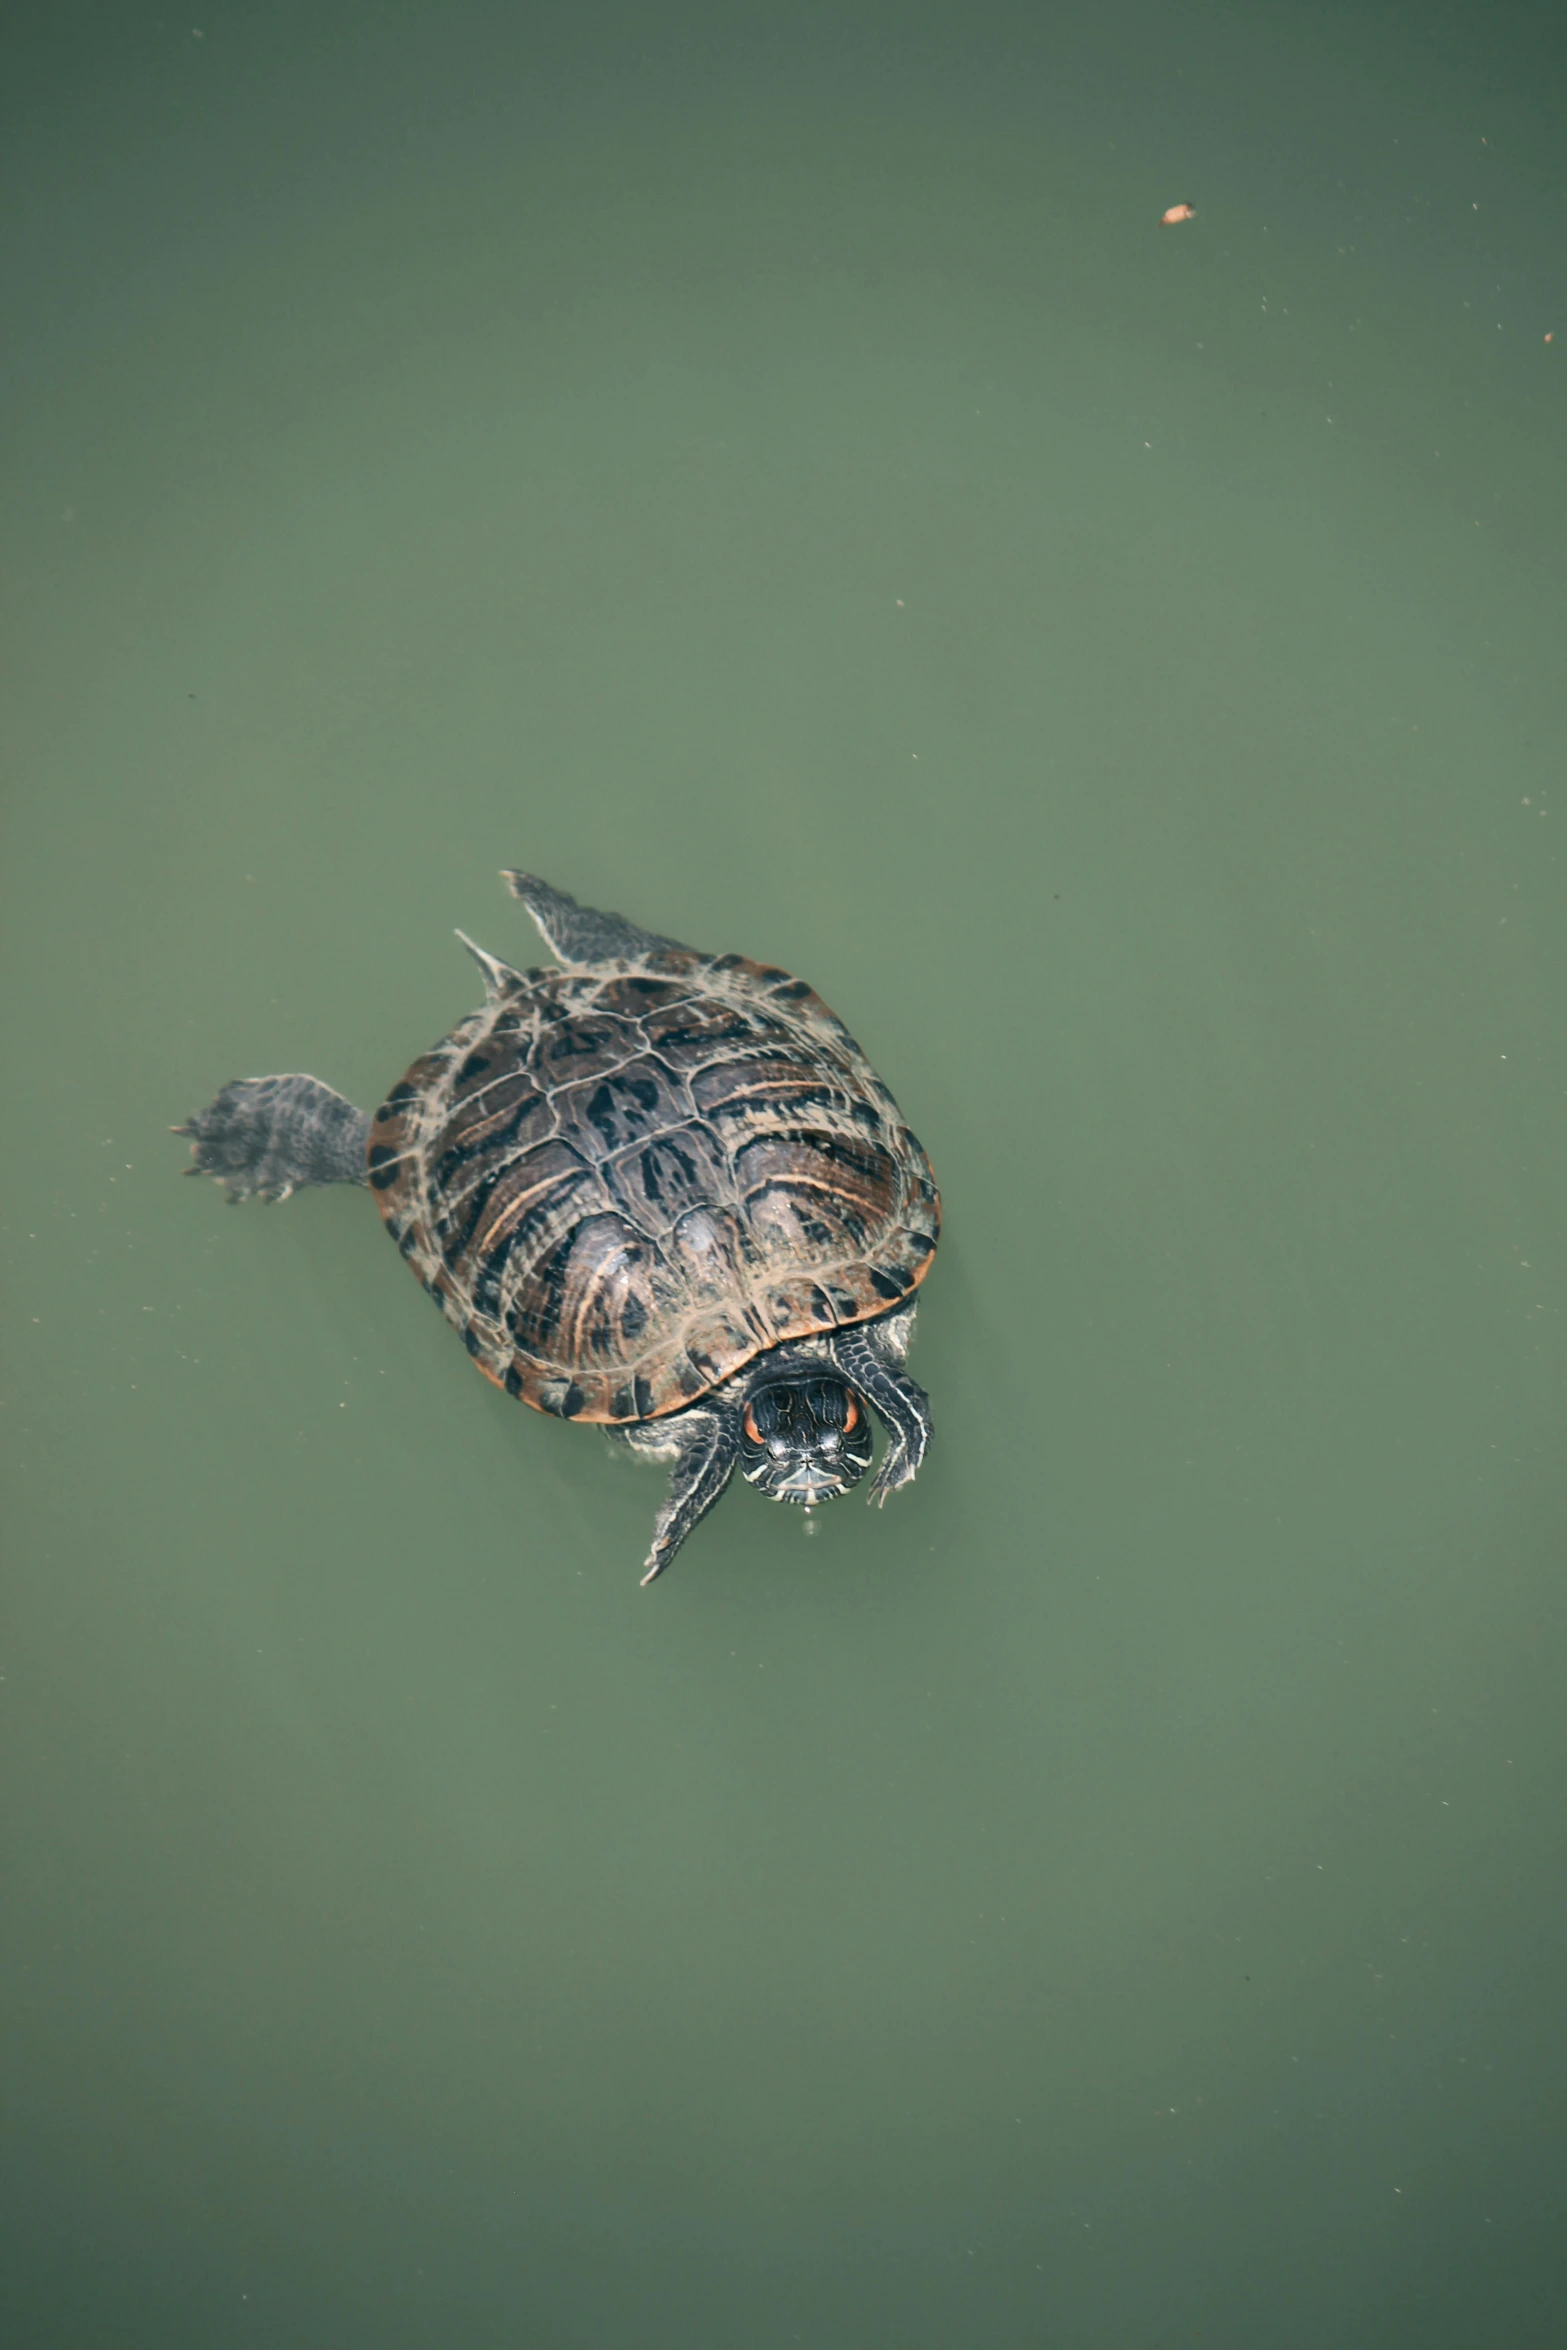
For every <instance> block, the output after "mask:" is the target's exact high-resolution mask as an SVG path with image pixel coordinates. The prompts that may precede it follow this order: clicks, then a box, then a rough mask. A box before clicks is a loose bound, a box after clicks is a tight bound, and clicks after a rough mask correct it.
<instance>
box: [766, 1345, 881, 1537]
mask: <svg viewBox="0 0 1567 2350" xmlns="http://www.w3.org/2000/svg"><path fill="white" fill-rule="evenodd" d="M870 1462H871V1416H870V1413H869V1411H868V1410H867V1409H866V1405H865V1398H864V1397H863V1396H862V1395H857V1394H856V1393H855V1391H854V1389H853V1388H852V1387H850V1386H849V1385H848V1383H847V1381H845V1380H843V1379H840V1378H838V1377H837V1376H836V1375H835V1374H834V1373H833V1372H831V1371H824V1370H822V1369H821V1368H820V1367H819V1366H817V1365H815V1364H812V1365H810V1366H809V1367H804V1366H802V1367H801V1368H800V1369H798V1370H792V1371H789V1372H787V1373H785V1374H783V1375H782V1376H779V1375H778V1374H776V1373H775V1374H774V1375H773V1376H772V1377H770V1378H763V1379H759V1380H758V1381H757V1382H756V1384H755V1386H754V1387H752V1389H751V1391H750V1393H749V1394H748V1395H747V1397H746V1401H745V1410H744V1411H743V1412H742V1414H741V1416H740V1466H741V1469H742V1470H743V1471H744V1473H745V1475H746V1476H747V1477H748V1478H749V1479H750V1481H751V1483H752V1484H753V1485H756V1486H759V1487H760V1488H761V1490H762V1492H763V1493H767V1494H771V1496H772V1498H773V1500H774V1501H799V1502H804V1503H805V1505H806V1507H807V1508H809V1507H810V1506H811V1504H812V1503H813V1502H818V1501H831V1500H832V1499H833V1498H834V1496H835V1495H836V1494H840V1493H847V1492H848V1490H849V1487H850V1486H851V1485H857V1484H858V1483H859V1481H860V1479H861V1478H862V1477H863V1476H864V1474H865V1472H866V1470H867V1469H868V1468H869V1467H870Z"/></svg>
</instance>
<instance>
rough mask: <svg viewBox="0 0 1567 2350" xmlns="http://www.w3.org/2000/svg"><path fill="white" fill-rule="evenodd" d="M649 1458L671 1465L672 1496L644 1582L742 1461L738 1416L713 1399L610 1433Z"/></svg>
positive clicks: (660, 1568) (657, 1522)
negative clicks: (740, 1458) (661, 1417)
mask: <svg viewBox="0 0 1567 2350" xmlns="http://www.w3.org/2000/svg"><path fill="white" fill-rule="evenodd" d="M610 1433H611V1434H612V1435H614V1436H618V1437H619V1439H620V1441H621V1442H622V1444H628V1445H629V1446H630V1447H631V1449H632V1451H633V1452H639V1453H641V1454H642V1455H643V1456H644V1457H645V1458H646V1459H649V1460H656V1461H667V1462H668V1463H669V1495H668V1499H667V1500H666V1501H665V1502H664V1505H663V1507H662V1508H661V1509H660V1511H659V1513H658V1516H657V1517H656V1518H655V1519H654V1521H653V1547H652V1549H651V1550H650V1551H649V1552H648V1554H647V1557H646V1559H645V1560H644V1562H643V1575H642V1580H643V1582H644V1583H652V1582H654V1581H655V1580H656V1579H657V1577H658V1576H660V1575H661V1574H662V1573H663V1572H664V1569H665V1568H666V1567H667V1566H668V1564H669V1562H670V1560H671V1559H672V1558H673V1557H674V1555H675V1553H676V1551H677V1550H678V1549H679V1548H680V1545H681V1544H682V1542H684V1540H685V1538H686V1536H687V1535H688V1534H689V1533H690V1532H691V1531H692V1529H693V1528H694V1527H695V1526H697V1525H698V1524H699V1523H700V1522H701V1520H702V1519H703V1518H705V1517H706V1516H707V1513H708V1511H709V1510H710V1509H711V1508H712V1506H713V1504H714V1502H715V1501H717V1500H718V1499H719V1498H720V1496H721V1495H722V1493H723V1490H724V1487H725V1486H726V1485H727V1484H728V1482H729V1480H730V1478H731V1477H732V1476H733V1475H734V1467H735V1463H736V1461H737V1460H738V1459H739V1457H740V1415H739V1413H738V1412H737V1411H736V1410H735V1408H734V1406H733V1405H732V1404H729V1403H719V1402H715V1401H714V1400H713V1399H712V1398H711V1397H709V1398H708V1399H707V1400H706V1401H704V1402H703V1403H699V1404H692V1405H690V1406H688V1408H687V1409H686V1410H685V1411H683V1412H674V1413H671V1414H670V1415H669V1416H668V1417H667V1418H665V1419H661V1420H641V1421H636V1422H633V1423H632V1425H631V1426H629V1427H625V1428H615V1429H612V1430H611V1431H610Z"/></svg>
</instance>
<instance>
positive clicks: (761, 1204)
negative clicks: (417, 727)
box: [173, 870, 941, 1584]
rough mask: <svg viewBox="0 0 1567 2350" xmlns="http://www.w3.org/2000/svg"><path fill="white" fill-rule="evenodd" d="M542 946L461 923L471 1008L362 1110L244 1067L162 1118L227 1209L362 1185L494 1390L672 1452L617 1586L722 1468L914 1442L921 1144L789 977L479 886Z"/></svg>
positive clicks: (881, 1483)
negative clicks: (505, 903) (491, 946)
mask: <svg viewBox="0 0 1567 2350" xmlns="http://www.w3.org/2000/svg"><path fill="white" fill-rule="evenodd" d="M501 878H502V879H503V880H504V881H505V883H506V885H507V887H508V888H509V889H510V891H511V893H512V895H513V896H514V897H516V898H520V899H521V901H522V903H523V904H524V905H525V906H526V907H527V909H528V911H529V912H530V914H531V915H532V916H533V919H534V922H535V923H536V925H537V927H538V930H539V932H540V935H541V936H542V938H543V940H544V943H545V945H546V946H547V947H548V948H549V950H550V952H551V953H552V954H553V955H554V956H555V957H556V962H555V963H554V964H553V965H549V966H545V967H542V968H537V969H530V970H526V971H518V970H514V969H513V968H512V966H511V965H510V964H509V963H503V962H501V961H500V960H499V958H498V957H496V956H494V955H492V954H490V953H488V952H487V951H486V949H485V948H483V947H481V946H477V945H475V943H474V941H473V940H472V939H470V938H467V937H465V936H464V934H463V933H462V932H461V931H459V932H458V933H457V936H458V938H459V939H461V940H462V944H463V945H464V946H465V947H466V948H467V950H468V952H469V954H471V955H472V956H473V958H474V961H475V962H476V963H477V964H478V966H479V968H480V970H481V971H482V973H483V975H484V990H485V996H484V1002H483V1004H482V1005H481V1006H480V1008H479V1010H478V1011H476V1012H474V1013H472V1014H471V1015H470V1016H469V1017H468V1018H467V1019H466V1020H461V1021H459V1022H458V1024H457V1026H456V1027H455V1028H453V1029H452V1030H451V1031H450V1032H449V1034H447V1035H445V1036H443V1037H442V1038H441V1039H440V1041H439V1042H438V1043H437V1044H435V1045H433V1046H432V1047H431V1049H430V1050H429V1051H428V1052H427V1053H425V1054H423V1055H421V1057H420V1058H419V1059H418V1060H417V1061H415V1062H414V1064H413V1066H412V1068H411V1069H410V1070H409V1071H408V1073H407V1075H406V1076H405V1077H403V1078H401V1079H400V1080H399V1081H398V1083H397V1084H396V1085H394V1086H393V1087H392V1089H391V1091H390V1092H389V1093H388V1095H387V1096H386V1099H385V1100H384V1102H382V1103H381V1105H380V1107H379V1108H378V1109H377V1110H376V1111H375V1114H374V1115H373V1116H367V1115H366V1114H365V1113H364V1112H363V1111H362V1110H358V1109H356V1108H355V1107H354V1105H353V1103H352V1102H349V1101H345V1100H344V1098H343V1096H342V1095H341V1094H340V1093H336V1092H334V1091H333V1089H332V1088H331V1087H330V1086H329V1085H325V1084H323V1083H322V1082H321V1080H320V1079H319V1078H315V1077H305V1076H297V1075H296V1076H276V1077H241V1078H236V1079H234V1080H233V1081H232V1082H231V1083H229V1084H228V1085H225V1086H224V1087H223V1089H222V1091H221V1092H220V1093H219V1094H217V1095H216V1097H215V1098H214V1099H213V1100H212V1101H211V1102H210V1103H209V1104H208V1105H207V1107H206V1108H205V1109H204V1110H199V1111H197V1112H196V1114H195V1115H194V1116H193V1117H191V1118H189V1119H187V1120H186V1122H185V1123H184V1124H183V1125H182V1126H177V1127H175V1128H174V1129H173V1131H174V1132H175V1133H176V1134H180V1135H184V1136H187V1137H188V1138H189V1140H190V1145H191V1159H192V1164H191V1165H190V1166H189V1167H188V1168H187V1169H186V1172H187V1174H191V1175H210V1176H213V1177H214V1178H215V1179H216V1180H217V1182H218V1183H219V1184H221V1185H222V1187H223V1188H224V1190H225V1191H226V1192H227V1194H228V1196H229V1198H230V1200H232V1201H238V1200H246V1199H262V1200H266V1201H278V1200H283V1199H287V1198H288V1197H289V1195H290V1193H292V1192H295V1191H300V1190H303V1189H305V1188H306V1187H307V1186H309V1185H312V1184H327V1183H359V1184H364V1185H366V1186H367V1187H368V1188H369V1190H370V1191H371V1193H372V1194H373V1196H374V1199H375V1202H376V1205H377V1207H378V1208H379V1209H380V1212H381V1220H382V1222H383V1223H384V1225H385V1227H386V1230H387V1232H388V1233H389V1234H390V1236H391V1238H392V1239H393V1240H394V1241H395V1242H396V1244H397V1247H398V1249H399V1251H400V1253H401V1254H402V1256H403V1257H404V1258H406V1260H407V1262H408V1263H409V1265H410V1266H411V1267H412V1268H413V1271H414V1272H415V1273H416V1274H417V1275H418V1277H419V1279H420V1281H421V1282H422V1283H423V1285H424V1287H425V1289H426V1291H427V1292H428V1293H429V1295H430V1296H431V1297H432V1298H433V1299H434V1300H435V1302H436V1304H437V1305H438V1306H439V1307H440V1309H441V1311H442V1313H443V1314H444V1315H445V1317H446V1319H447V1320H448V1321H449V1322H450V1323H451V1324H452V1326H453V1328H454V1329H455V1330H456V1331H457V1332H458V1334H459V1335H460V1337H461V1339H462V1341H463V1344H464V1346H465V1347H466V1348H467V1350H468V1352H469V1354H470V1355H471V1356H472V1358H473V1360H474V1362H475V1363H476V1364H477V1366H478V1368H479V1369H480V1370H481V1371H482V1372H483V1373H484V1375H485V1377H486V1378H487V1379H489V1380H491V1381H492V1382H493V1383H494V1385H495V1386H497V1387H499V1388H502V1389H504V1390H505V1392H506V1393H507V1394H508V1395H511V1396H515V1397H518V1398H519V1399H520V1400H521V1401H522V1402H524V1403H527V1404H531V1405H533V1406H534V1408H535V1409H536V1410H539V1411H541V1412H547V1413H551V1414H553V1415H554V1416H555V1417H556V1418H559V1419H563V1420H580V1421H587V1422H596V1423H598V1424H599V1425H601V1426H603V1427H605V1428H607V1429H608V1430H609V1431H610V1433H611V1435H612V1436H614V1437H616V1438H618V1439H619V1441H620V1442H621V1443H623V1444H625V1445H628V1446H630V1448H631V1449H632V1450H633V1451H634V1452H636V1453H638V1454H640V1455H642V1456H643V1457H645V1458H648V1459H651V1460H655V1461H659V1462H662V1463H663V1464H665V1465H666V1466H667V1468H668V1471H669V1490H668V1495H667V1497H666V1499H665V1500H664V1502H663V1504H662V1506H661V1508H660V1509H659V1511H658V1513H657V1517H656V1519H655V1522H654V1528H653V1541H652V1548H651V1549H650V1551H649V1552H648V1556H647V1558H646V1560H645V1561H644V1572H643V1576H642V1580H643V1582H644V1584H647V1583H651V1582H652V1581H653V1580H654V1579H655V1577H657V1576H659V1575H661V1574H662V1573H663V1571H664V1569H665V1568H666V1567H667V1566H668V1565H669V1563H670V1561H671V1559H673V1557H674V1555H675V1553H676V1551H677V1550H678V1549H679V1548H680V1546H681V1544H682V1543H683V1542H684V1541H685V1539H686V1537H687V1536H688V1535H689V1534H690V1533H691V1531H692V1529H693V1528H694V1527H695V1526H696V1525H697V1524H698V1522H699V1521H700V1520H701V1519H702V1518H703V1517H705V1516H706V1514H707V1512H708V1511H709V1510H710V1509H711V1508H712V1507H713V1504H714V1503H715V1502H716V1501H717V1500H718V1499H719V1496H720V1495H721V1494H722V1493H723V1491H724V1489H725V1487H726V1486H727V1485H728V1483H729V1480H730V1478H731V1476H732V1474H733V1472H734V1470H735V1468H736V1466H737V1465H738V1466H739V1468H740V1469H741V1471H742V1474H743V1475H744V1476H745V1477H746V1478H747V1479H748V1480H749V1482H750V1483H751V1484H752V1485H754V1486H756V1487H757V1488H758V1489H759V1490H760V1491H761V1492H763V1493H765V1494H768V1495H770V1496H771V1498H772V1499H773V1500H775V1501H787V1502H795V1503H800V1504H803V1505H804V1506H805V1507H806V1508H807V1509H809V1508H811V1507H812V1506H814V1505H815V1504H816V1503H818V1502H823V1501H827V1500H830V1499H832V1498H833V1497H834V1496H836V1495H838V1494H841V1493H846V1492H847V1491H849V1489H850V1488H851V1487H852V1486H854V1485H855V1484H857V1483H858V1482H859V1480H860V1478H861V1477H863V1475H864V1474H865V1472H866V1470H867V1469H868V1468H869V1466H870V1463H871V1455H872V1449H873V1445H872V1426H873V1420H872V1415H873V1413H874V1414H875V1415H876V1417H878V1418H879V1419H880V1420H881V1422H882V1423H883V1425H884V1427H885V1430H886V1438H887V1441H886V1445H885V1449H884V1452H883V1456H882V1461H881V1465H880V1467H879V1469H878V1470H877V1473H876V1476H875V1478H874V1479H873V1481H872V1484H871V1487H870V1494H869V1498H870V1499H871V1500H872V1501H873V1502H875V1503H877V1504H880V1503H882V1502H884V1501H885V1500H886V1498H887V1496H888V1494H889V1493H893V1492H895V1491H896V1490H897V1488H898V1487H899V1486H901V1485H906V1484H908V1483H909V1482H910V1480H911V1479H912V1478H913V1476H914V1474H915V1471H916V1470H917V1469H918V1468H919V1466H920V1463H921V1462H922V1461H923V1459H924V1457H925V1453H926V1448H927V1446H928V1445H929V1443H930V1436H931V1422H930V1406H929V1400H928V1398H927V1396H926V1394H925V1391H924V1389H923V1388H921V1387H919V1386H918V1385H917V1384H916V1383H915V1381H914V1380H913V1379H911V1378H910V1377H909V1375H908V1372H907V1371H906V1369H905V1368H904V1363H905V1359H906V1357H907V1354H908V1351H909V1344H910V1341H911V1339H912V1337H913V1333H914V1316H915V1305H916V1298H915V1292H916V1290H917V1289H918V1287H919V1284H920V1283H921V1282H922V1281H923V1280H924V1278H925V1275H926V1274H927V1273H928V1271H929V1270H930V1267H931V1264H932V1262H933V1260H934V1256H935V1250H936V1244H937V1241H938V1239H939V1237H940V1230H941V1203H940V1199H939V1196H938V1194H937V1190H936V1184H935V1179H934V1177H933V1175H932V1173H931V1169H930V1162H929V1161H928V1159H927V1158H926V1156H925V1153H924V1151H923V1150H922V1149H921V1147H920V1145H919V1143H918V1141H917V1140H916V1139H915V1137H914V1135H913V1134H912V1133H911V1132H910V1130H909V1128H908V1127H907V1126H906V1125H905V1123H904V1121H903V1118H902V1116H901V1115H900V1113H899V1110H898V1107H897V1104H896V1103H895V1102H894V1100H893V1098H892V1095H891V1094H890V1093H889V1091H888V1090H887V1087H886V1086H885V1085H884V1084H883V1083H882V1081H881V1079H880V1078H879V1077H878V1076H877V1074H876V1072H875V1070H874V1069H873V1068H872V1067H871V1065H870V1063H869V1062H868V1061H867V1059H866V1058H865V1055H864V1054H863V1052H862V1051H861V1050H860V1047H859V1046H858V1045H857V1044H856V1043H855V1041H854V1039H853V1037H852V1036H851V1035H850V1034H849V1032H848V1030H847V1029H846V1028H845V1027H844V1025H843V1023H842V1021H841V1020H839V1019H837V1018H836V1017H835V1015H834V1014H833V1013H832V1012H830V1011H829V1010H828V1008H827V1006H826V1005H825V1004H824V1003H823V1002H822V1000H821V998H820V997H819V996H818V995H817V994H816V993H815V992H814V990H813V989H812V988H810V987H809V986H808V985H807V984H806V982H805V981H804V980H803V979H796V978H794V977H793V976H792V975H791V973H789V972H787V971H784V970H780V969H779V968H777V967H776V966H775V965H772V964H761V963H752V962H748V961H747V960H746V959H745V958H744V957H743V956H741V955H734V954H725V955H706V954H702V953H699V952H698V951H697V950H696V949H695V948H692V947H687V946H682V945H680V943H679V942H678V941H677V940H675V939H671V938H663V937H660V936H658V935H657V934H656V933H655V932H652V931H647V930H640V929H638V928H637V926H636V925H635V924H634V923H631V922H628V921H627V920H626V919H625V918H624V916H623V915H620V914H606V913H600V912H598V911H597V910H596V909H595V908H593V907H591V906H583V905H579V904H578V903H577V901H576V899H575V898H573V897H570V896H568V895H567V894H566V893H565V891H563V890H557V889H552V888H551V887H550V885H549V884H548V883H547V882H544V881H540V880H539V879H537V878H536V877H535V876H534V875H532V874H529V873H522V872H515V871H510V870H508V871H506V872H504V873H503V874H502V877H501Z"/></svg>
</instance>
